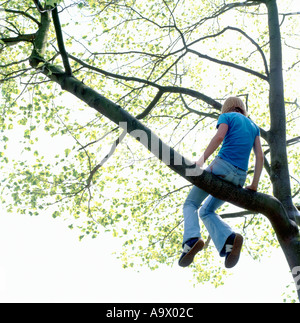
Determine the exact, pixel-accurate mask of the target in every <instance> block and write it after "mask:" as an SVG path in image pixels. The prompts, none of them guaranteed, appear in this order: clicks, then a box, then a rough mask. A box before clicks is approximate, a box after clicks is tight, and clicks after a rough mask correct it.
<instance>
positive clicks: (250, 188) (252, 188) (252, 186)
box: [246, 184, 257, 192]
mask: <svg viewBox="0 0 300 323" xmlns="http://www.w3.org/2000/svg"><path fill="white" fill-rule="evenodd" d="M246 190H250V191H254V192H256V191H257V186H256V185H254V184H251V185H248V186H246Z"/></svg>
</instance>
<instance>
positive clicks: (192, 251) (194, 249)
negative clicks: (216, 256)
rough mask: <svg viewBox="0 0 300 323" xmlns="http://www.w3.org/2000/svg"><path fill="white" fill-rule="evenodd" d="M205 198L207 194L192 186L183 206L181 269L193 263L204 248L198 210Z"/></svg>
mask: <svg viewBox="0 0 300 323" xmlns="http://www.w3.org/2000/svg"><path fill="white" fill-rule="evenodd" d="M207 196H208V193H206V192H204V191H203V190H201V189H199V188H198V187H196V186H194V187H193V188H192V189H191V191H190V193H189V195H188V197H187V199H186V201H185V203H184V205H183V215H184V234H183V243H182V248H183V252H182V254H181V256H180V258H179V262H178V264H179V266H181V267H187V266H189V265H190V264H191V263H192V262H193V260H194V257H195V255H196V254H197V253H198V252H199V251H201V250H202V249H203V247H204V241H203V239H201V234H200V225H199V216H198V210H199V208H200V205H201V203H202V201H203V200H204V199H205V198H206V197H207Z"/></svg>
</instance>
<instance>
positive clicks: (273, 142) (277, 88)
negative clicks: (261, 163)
mask: <svg viewBox="0 0 300 323" xmlns="http://www.w3.org/2000/svg"><path fill="white" fill-rule="evenodd" d="M266 6H267V9H268V25H269V37H270V76H269V84H270V93H269V109H270V119H271V128H270V131H269V133H268V143H269V146H270V156H271V172H270V175H271V181H272V184H273V194H274V196H275V197H277V198H278V199H279V201H281V203H282V204H283V205H284V207H285V209H286V211H287V213H288V216H289V217H290V219H292V220H294V221H296V219H298V211H297V209H296V207H295V206H294V205H293V201H292V194H291V184H290V176H289V169H288V158H287V149H286V113H285V101H284V82H283V74H282V46H281V34H280V26H279V18H278V17H279V16H278V8H277V3H276V0H268V1H267V2H266Z"/></svg>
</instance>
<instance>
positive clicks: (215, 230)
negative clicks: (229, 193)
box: [200, 195, 234, 257]
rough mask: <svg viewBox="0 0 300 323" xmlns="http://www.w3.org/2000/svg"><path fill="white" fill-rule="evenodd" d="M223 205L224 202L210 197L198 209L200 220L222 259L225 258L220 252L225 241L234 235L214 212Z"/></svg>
mask: <svg viewBox="0 0 300 323" xmlns="http://www.w3.org/2000/svg"><path fill="white" fill-rule="evenodd" d="M224 203H225V202H224V201H222V200H219V199H217V198H215V197H213V196H211V195H210V196H209V197H208V198H207V200H206V201H205V203H204V204H203V206H202V207H201V209H200V218H201V220H202V221H203V224H204V225H205V227H206V229H207V231H208V233H209V235H210V237H211V239H212V241H213V243H214V245H215V246H216V248H217V250H218V252H219V254H220V256H222V257H224V256H225V254H224V253H222V250H223V247H224V245H225V243H226V240H227V239H228V237H229V236H230V235H231V234H233V233H234V231H233V230H232V229H231V227H230V226H229V225H228V224H227V223H225V222H224V221H223V220H222V218H221V217H220V216H219V215H218V214H217V213H216V210H217V209H218V208H219V207H220V206H221V205H222V204H224Z"/></svg>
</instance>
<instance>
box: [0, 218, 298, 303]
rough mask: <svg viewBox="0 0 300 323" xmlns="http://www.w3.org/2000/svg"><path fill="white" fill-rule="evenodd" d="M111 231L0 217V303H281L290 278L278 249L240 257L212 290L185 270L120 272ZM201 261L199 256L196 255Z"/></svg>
mask: <svg viewBox="0 0 300 323" xmlns="http://www.w3.org/2000/svg"><path fill="white" fill-rule="evenodd" d="M119 243H120V241H119V240H118V239H116V238H115V239H112V238H111V237H110V235H108V234H107V235H106V236H102V237H101V236H99V237H98V238H97V239H94V240H92V239H87V240H83V241H82V242H79V241H78V232H77V233H76V232H75V231H71V230H70V229H68V228H67V225H66V223H64V222H63V221H62V220H61V219H55V220H54V219H52V218H51V217H47V216H44V217H43V216H39V217H32V218H31V217H28V216H20V215H9V216H8V215H5V213H2V214H1V217H0V302H101V303H102V302H109V303H124V302H133V303H136V302H143V303H148V302H158V303H160V302H172V303H174V302H183V303H186V302H192V303H202V302H227V301H228V302H282V301H283V299H284V296H282V294H283V293H284V292H286V286H287V285H289V284H290V283H291V282H292V277H291V275H290V274H289V269H288V266H287V264H286V261H285V259H284V256H283V254H282V252H281V250H274V252H272V254H271V257H270V258H264V259H263V261H262V262H261V263H259V262H257V261H254V260H252V259H251V258H250V257H249V256H247V255H244V254H243V255H242V257H241V260H240V262H239V264H238V265H237V266H236V267H235V268H233V269H232V273H233V275H232V276H230V277H228V278H226V280H225V285H224V286H221V287H219V288H217V289H215V288H214V287H213V286H212V285H210V284H205V285H197V286H196V287H193V284H192V282H191V281H192V273H191V270H190V269H189V268H185V269H183V268H180V267H178V266H177V264H175V265H174V267H173V268H170V267H164V266H162V267H161V269H158V270H156V271H150V270H149V269H142V270H141V271H140V272H139V273H137V272H135V271H133V270H131V269H130V270H129V269H122V265H121V263H120V262H119V261H118V260H116V258H115V256H112V255H111V253H112V252H113V251H116V250H118V249H119ZM196 261H201V254H199V255H198V256H197V258H196Z"/></svg>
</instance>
